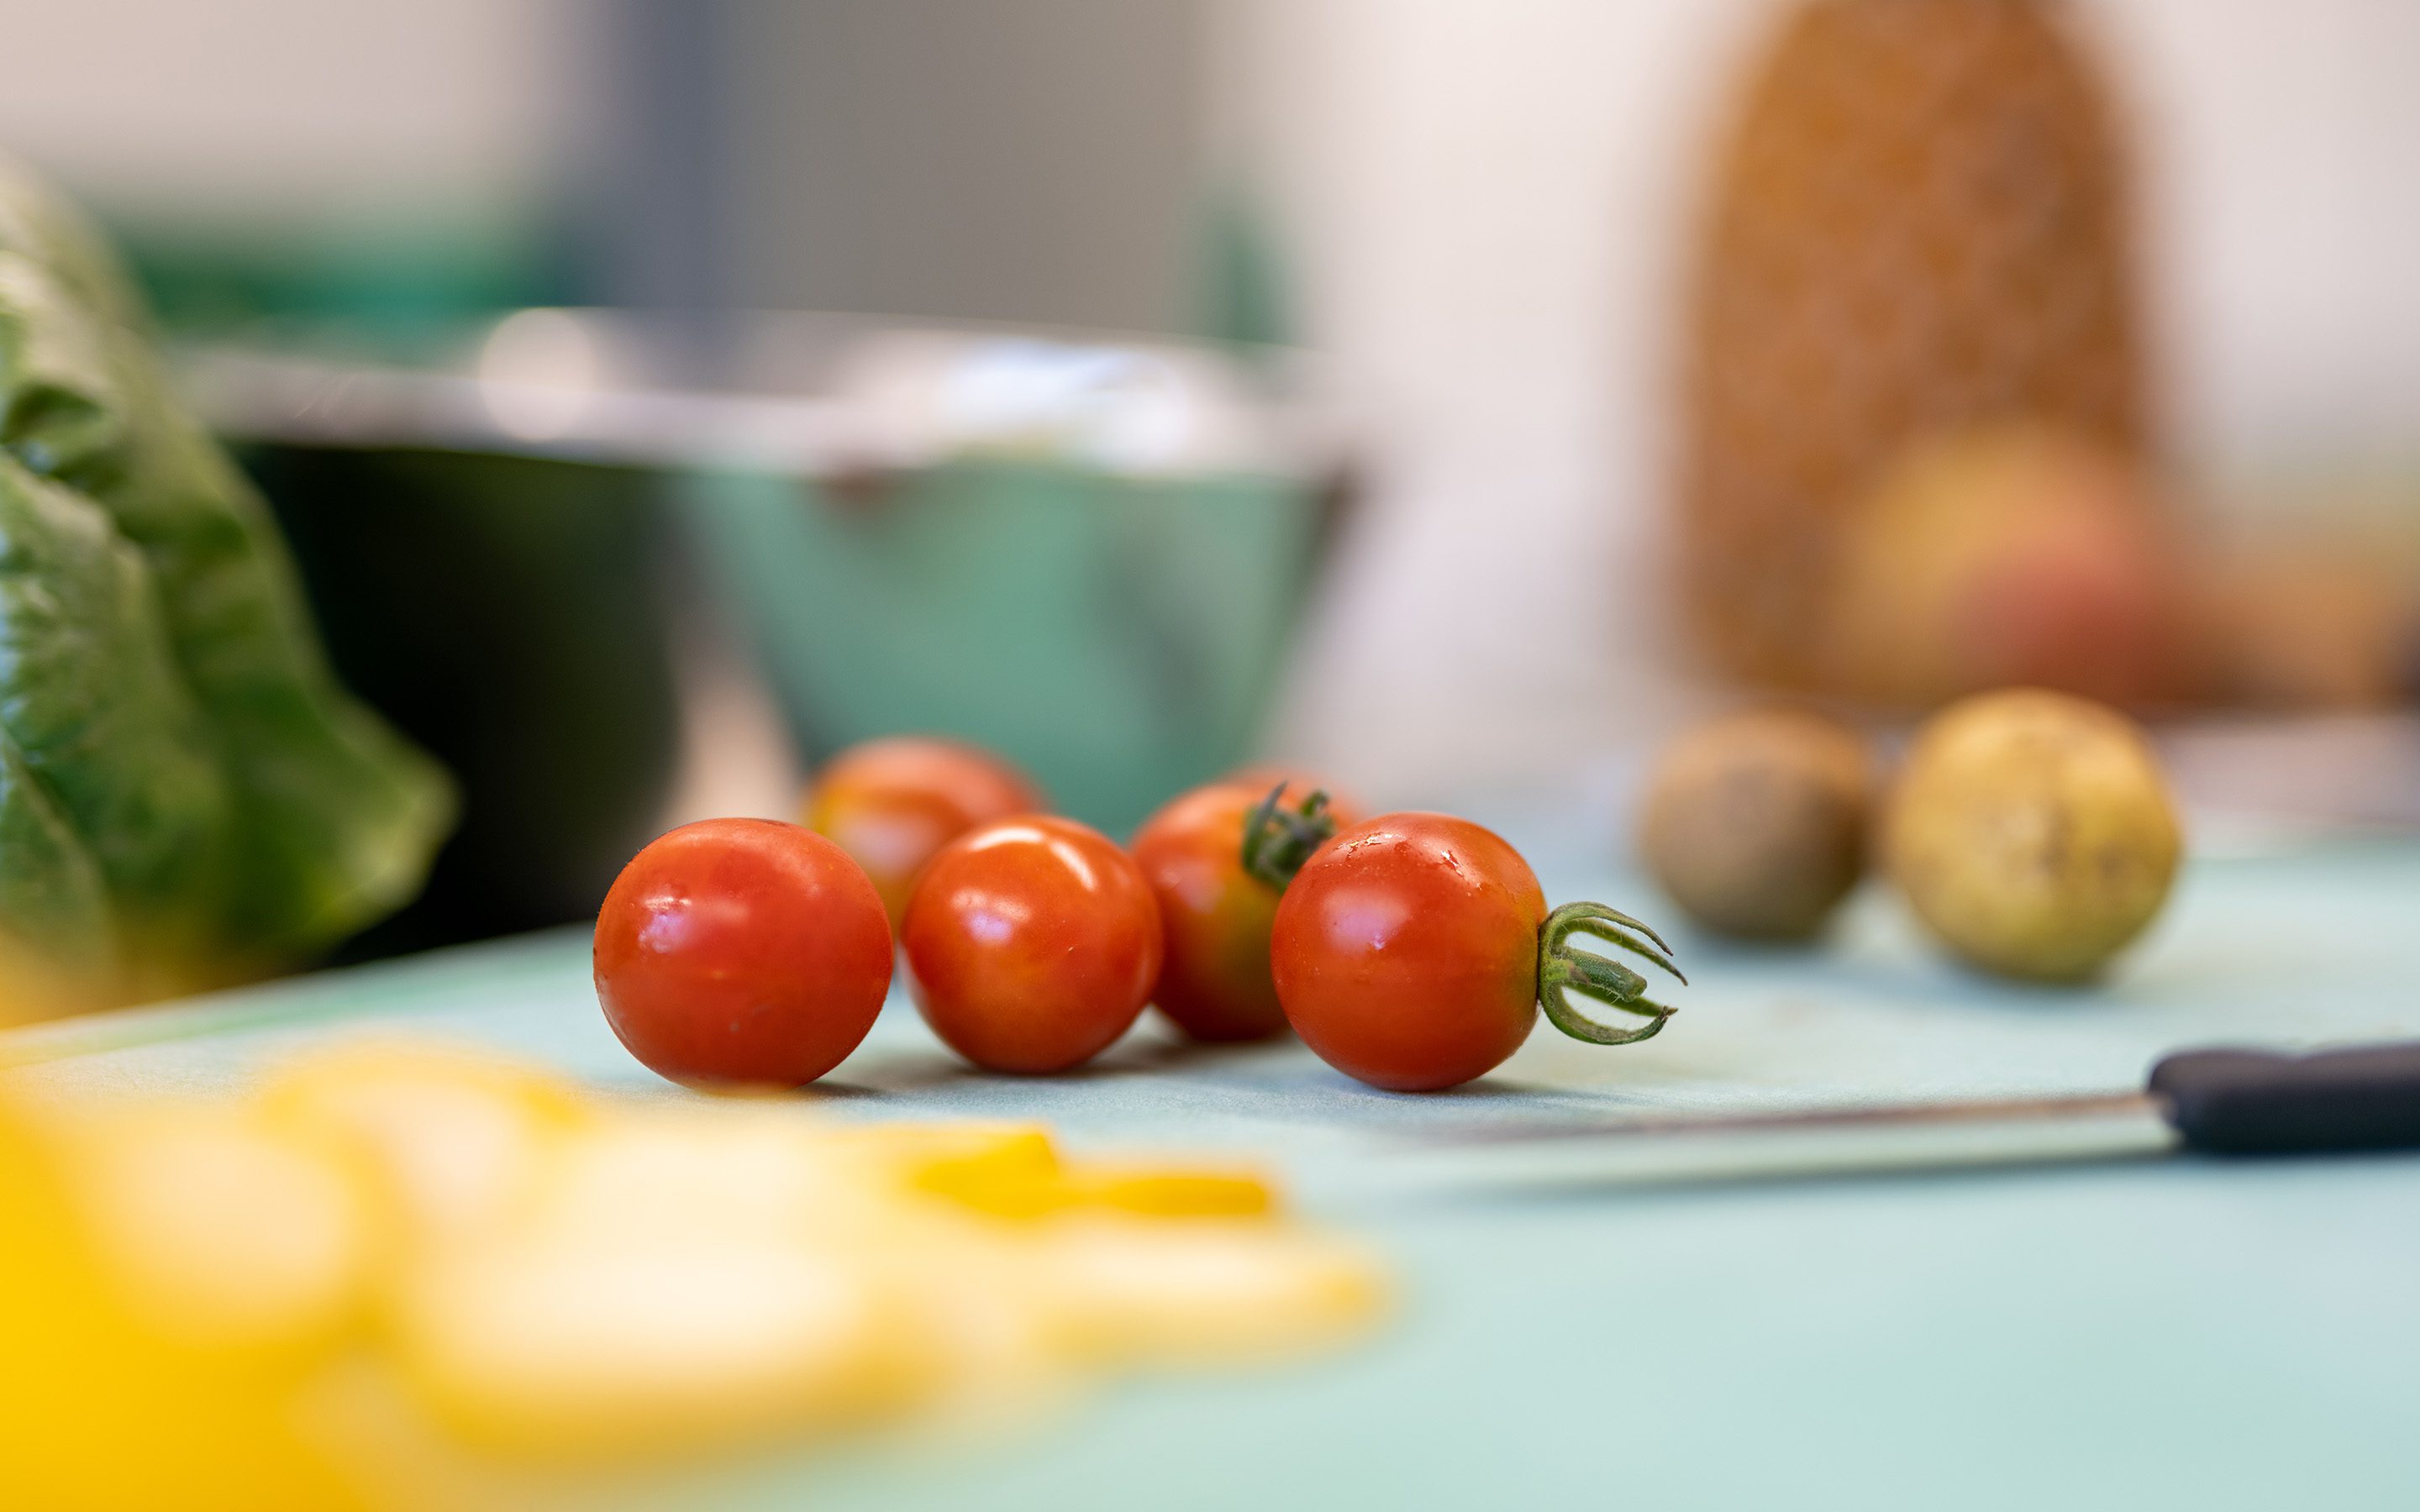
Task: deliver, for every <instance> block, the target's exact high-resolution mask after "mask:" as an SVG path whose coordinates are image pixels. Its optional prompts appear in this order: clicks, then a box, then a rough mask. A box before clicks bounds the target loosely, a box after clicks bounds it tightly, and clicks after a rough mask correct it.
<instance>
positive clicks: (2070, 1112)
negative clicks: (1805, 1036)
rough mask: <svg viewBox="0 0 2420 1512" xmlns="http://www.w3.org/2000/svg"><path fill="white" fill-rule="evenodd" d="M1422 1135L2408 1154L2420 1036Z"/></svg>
mask: <svg viewBox="0 0 2420 1512" xmlns="http://www.w3.org/2000/svg"><path fill="white" fill-rule="evenodd" d="M1419 1143H1420V1144H1422V1145H1423V1146H1428V1147H1435V1148H1443V1149H1456V1150H1463V1151H1469V1152H1476V1153H1482V1154H1483V1152H1484V1151H1486V1150H1488V1149H1498V1150H1507V1151H1509V1150H1513V1149H1518V1150H1521V1151H1523V1152H1524V1154H1523V1157H1522V1165H1523V1174H1524V1175H1527V1176H1529V1177H1532V1178H1541V1179H1549V1180H1582V1179H1587V1178H1590V1177H1597V1178H1604V1179H1623V1178H1628V1179H1633V1180H1690V1179H1708V1178H1719V1177H1739V1176H1760V1177H1761V1176H1788V1175H1823V1174H1833V1173H1845V1172H1854V1171H1869V1170H1898V1169H1924V1168H1931V1167H1938V1166H1955V1165H1995V1164H2012V1163H2013V1164H2035V1163H2042V1162H2051V1161H2067V1160H2084V1159H2096V1158H2097V1159H2111V1158H2121V1157H2141V1156H2146V1155H2157V1154H2165V1153H2171V1152H2174V1151H2178V1150H2185V1151H2190V1152H2194V1153H2197V1154H2204V1155H2212V1156H2227V1157H2239V1156H2262V1155H2288V1154H2322V1153H2337V1152H2352V1151H2359V1150H2382V1149H2420V1041H2397V1042H2392V1043H2385V1044H2368V1045H2355V1046H2347V1047H2342V1048H2335V1049H2328V1050H2320V1051H2316V1052H2310V1053H2304V1054H2292V1053H2286V1052H2280V1051H2274V1050H2257V1049H2238V1048H2226V1047H2220V1048H2211V1049H2199V1050H2189V1051H2180V1052H2179V1053H2177V1054H2174V1055H2170V1056H2167V1057H2163V1058H2162V1059H2161V1060H2160V1061H2158V1062H2157V1063H2156V1064H2155V1065H2154V1066H2153V1067H2152V1068H2151V1071H2150V1073H2149V1075H2148V1076H2147V1077H2146V1078H2145V1081H2144V1085H2143V1086H2142V1088H2139V1089H2134V1090H2112V1091H2105V1092H2087V1093H2080V1094H2073V1095H2063V1096H2054V1097H2032V1098H2009V1099H1974V1100H1965V1101H1958V1102H1934V1103H1886V1104H1882V1105H1878V1106H1877V1105H1859V1106H1854V1107H1835V1108H1812V1109H1797V1110H1791V1111H1787V1112H1776V1113H1741V1114H1719V1115H1710V1116H1703V1117H1700V1116H1692V1115H1671V1116H1661V1117H1648V1118H1637V1117H1634V1118H1615V1119H1586V1120H1580V1121H1566V1122H1559V1123H1538V1124H1519V1125H1512V1126H1506V1125H1492V1126H1489V1127H1486V1128H1480V1129H1461V1130H1445V1131H1436V1130H1432V1131H1427V1132H1425V1133H1424V1134H1422V1135H1420V1136H1419ZM1557 1152H1560V1154H1559V1158H1558V1155H1557ZM1542 1153H1544V1154H1545V1155H1546V1156H1547V1157H1548V1158H1545V1159H1543V1160H1542V1159H1541V1158H1539V1157H1540V1155H1541V1154H1542ZM1483 1166H1484V1162H1483V1161H1482V1162H1481V1168H1483ZM1474 1174H1476V1172H1474Z"/></svg>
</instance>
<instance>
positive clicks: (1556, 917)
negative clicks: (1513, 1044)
mask: <svg viewBox="0 0 2420 1512" xmlns="http://www.w3.org/2000/svg"><path fill="white" fill-rule="evenodd" d="M1575 934H1590V935H1594V936H1595V937H1596V938H1598V939H1601V940H1604V941H1606V943H1607V944H1610V945H1616V946H1620V947H1621V949H1625V950H1628V951H1629V952H1630V953H1631V954H1633V955H1636V956H1639V957H1641V958H1643V959H1645V960H1647V961H1649V962H1651V963H1652V964H1655V965H1656V966H1658V967H1660V968H1662V969H1663V970H1665V971H1668V972H1670V973H1671V974H1672V976H1673V977H1674V979H1675V980H1679V981H1680V982H1681V983H1682V984H1683V986H1685V985H1687V984H1688V980H1689V979H1688V978H1686V977H1683V976H1682V975H1681V968H1680V967H1679V966H1676V965H1674V964H1672V948H1671V947H1670V946H1668V945H1666V944H1665V943H1664V937H1663V936H1662V935H1660V934H1658V933H1655V932H1654V931H1653V930H1652V929H1650V928H1648V927H1647V926H1646V925H1645V924H1642V923H1640V922H1639V921H1638V920H1637V919H1635V918H1631V917H1630V916H1629V915H1628V914H1624V913H1619V912H1617V911H1615V910H1614V909H1611V908H1607V907H1606V905H1605V904H1603V903H1565V904H1563V905H1562V906H1561V907H1560V908H1558V909H1556V910H1555V911H1554V912H1553V913H1551V914H1548V915H1547V916H1546V921H1545V922H1544V924H1541V925H1539V926H1538V1001H1539V1004H1540V1005H1541V1006H1542V1007H1544V1009H1545V1011H1546V1019H1547V1022H1549V1023H1551V1024H1553V1025H1554V1026H1555V1027H1557V1028H1559V1029H1560V1030H1562V1031H1563V1032H1564V1033H1565V1034H1568V1035H1570V1036H1571V1037H1572V1038H1573V1039H1575V1040H1585V1041H1588V1042H1589V1043H1590V1044H1629V1043H1631V1042H1632V1041H1637V1040H1646V1039H1651V1038H1652V1037H1653V1036H1654V1034H1655V1032H1656V1031H1657V1030H1659V1029H1661V1028H1663V1027H1664V1021H1665V1020H1666V1019H1668V1018H1670V1017H1671V1016H1672V1010H1671V1009H1670V1008H1668V1007H1667V1006H1665V1005H1664V1004H1662V1003H1659V1002H1656V1001H1654V1000H1653V999H1652V998H1651V997H1649V996H1648V995H1647V979H1646V978H1644V977H1642V976H1640V975H1639V974H1638V973H1637V972H1636V971H1633V970H1631V969H1630V968H1629V967H1628V966H1625V965H1623V964H1621V962H1619V961H1614V960H1611V959H1609V958H1607V957H1606V956H1602V955H1599V954H1597V953H1596V952H1595V951H1593V950H1582V949H1575V948H1574V947H1573V945H1572V944H1571V937H1572V936H1573V935H1575ZM1573 993H1578V994H1580V995H1583V996H1588V997H1593V998H1595V999H1596V1000H1597V1001H1598V1002H1601V1003H1605V1004H1608V1005H1610V1006H1611V1007H1614V1008H1618V1009H1620V1010H1621V1011H1623V1012H1625V1013H1633V1014H1637V1016H1638V1017H1640V1018H1643V1019H1645V1020H1646V1021H1647V1022H1646V1023H1644V1024H1641V1025H1638V1026H1636V1027H1633V1028H1620V1027H1616V1026H1613V1025H1610V1024H1604V1023H1600V1022H1598V1021H1597V1020H1595V1019H1593V1018H1590V1016H1589V1015H1587V1014H1586V1013H1583V1012H1581V1011H1579V1010H1578V1009H1576V1008H1575V1007H1573V1006H1572V1002H1571V997H1570V995H1571V994H1573Z"/></svg>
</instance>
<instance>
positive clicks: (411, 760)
mask: <svg viewBox="0 0 2420 1512" xmlns="http://www.w3.org/2000/svg"><path fill="white" fill-rule="evenodd" d="M453 814H454V799H453V793H452V788H451V786H450V784H449V783H448V781H447V780H446V779H445V777H444V776H443V774H442V772H441V771H440V770H439V769H438V768H437V767H436V766H435V764H433V763H431V762H430V761H429V760H428V759H427V757H426V756H425V755H423V754H422V753H420V752H419V751H418V750H417V749H415V748H412V747H411V746H410V745H408V744H407V743H405V742H404V741H403V740H402V739H401V738H400V737H398V736H397V735H396V733H394V732H393V731H392V730H390V729H389V728H388V727H387V726H386V725H384V724H383V723H382V722H380V720H379V719H378V718H377V717H375V716H374V715H372V714H371V713H370V712H369V711H368V710H366V709H365V708H364V707H362V706H361V705H360V704H358V703H357V702H354V701H353V700H352V699H351V698H350V697H349V696H348V695H347V694H346V693H345V692H344V690H343V689H342V688H340V687H338V686H337V685H336V683H335V681H334V677H333V676H332V675H331V674H330V672H329V671H328V668H327V666H326V663H325V661H324V659H323V658H322V656H321V655H320V652H319V649H318V640H317V635H316V632H315V631H314V629H313V627H312V625H311V623H310V620H309V617H308V614H307V612H306V611H305V609H304V607H303V604H302V596H301V592H300V588H299V585H298V584H297V583H296V581H295V578H294V571H293V568H292V565H291V564H290V563H289V562H288V561H287V556H286V551H285V547H284V544H283V543H282V542H281V541H280V540H279V539H278V536H277V533H276V529H275V527H274V525H273V524H271V520H270V517H269V515H268V511H267V509H266V506H265V505H264V504H263V503H262V501H261V500H260V499H259V498H258V496H257V495H256V494H255V493H254V492H253V490H252V488H251V486H249V485H248V484H247V483H246V482H245V481H244V479H243V477H242V476H241V474H240V473H239V472H238V471H236V469H235V467H234V466H233V465H232V464H231V463H230V462H229V461H228V460H227V458H226V456H225V454H224V453H222V452H221V451H220V450H219V448H218V447H217V445H216V444H215V443H214V442H212V441H211V440H210V439H209V436H208V435H206V434H205V433H204V432H203V431H202V430H201V428H200V427H199V426H198V425H197V424H195V423H194V420H193V419H192V417H191V416H189V415H188V414H187V413H186V412H185V411H184V410H183V409H181V408H180V407H179V405H178V403H177V401H176V399H175V397H174V396H173V394H172V393H170V392H169V389H168V386H167V383H166V380H165V378H164V376H163V372H162V369H161V366H160V363H159V362H158V360H157V358H156V357H155V356H154V354H153V350H152V344H151V340H150V334H149V332H148V331H147V329H146V327H145V324H144V316H143V314H142V311H141V307H140V303H139V301H137V299H136V298H135V296H134V294H133V292H132V288H131V286H130V285H129V284H128V283H127V281H126V279H125V278H124V277H123V275H122V274H121V273H120V272H119V271H118V270H117V269H116V266H115V265H114V263H113V262H112V261H111V259H110V257H109V255H108V253H107V251H106V249H105V248H104V247H103V246H102V244H101V241H100V239H98V238H97V237H95V236H94V235H93V234H92V233H91V232H90V231H89V230H87V229H86V228H85V226H84V225H83V224H81V223H80V222H79V221H77V220H76V219H75V217H74V216H73V215H72V213H71V212H70V211H69V210H68V209H67V208H65V207H64V206H63V205H61V204H60V203H59V202H57V201H56V200H55V199H54V197H52V196H51V195H49V194H48V193H45V192H44V191H43V190H42V189H41V188H40V187H39V185H38V184H36V183H35V182H34V181H33V180H32V179H31V178H30V177H28V176H26V175H25V174H24V173H23V172H22V171H21V170H16V169H13V168H11V167H10V165H8V163H7V162H0V971H5V970H7V969H8V963H10V962H14V961H23V960H25V959H28V958H30V959H32V960H34V961H36V962H38V963H40V964H43V965H44V966H45V967H46V968H49V969H52V970H55V971H57V972H62V973H68V974H70V975H71V976H72V977H73V978H74V979H75V980H81V981H84V982H85V983H87V984H88V986H87V987H86V989H85V996H87V997H95V998H103V999H117V1000H131V999H134V998H140V997H147V996H156V995H162V994H164V993H168V992H173V991H178V990H181V989H185V988H189V987H193V986H197V985H203V984H208V983H212V982H217V981H225V980H238V979H240V978H243V977H246V976H252V975H257V974H259V973H261V972H264V971H268V970H272V969H275V968H276V967H278V966H281V965H284V964H289V963H292V962H294V961H297V960H301V959H304V958H307V957H308V956H309V955H310V954H311V953H312V952H314V951H317V950H319V949H324V948H326V947H327V946H329V945H331V944H333V943H334V942H335V941H336V940H338V939H340V938H342V937H343V936H344V935H346V934H349V933H352V932H354V931H356V930H358V929H360V928H362V927H363V926H365V925H366V924H368V923H370V922H372V921H374V920H376V919H377V918H380V917H382V916H383V915H385V914H386V913H388V912H390V911H392V910H393V909H395V908H396V907H398V906H400V905H401V904H402V903H406V902H408V901H410V899H411V896H412V895H413V894H414V893H415V892H417V891H418V889H419V887H421V885H422V883H423V881H424V880H425V879H426V877H427V869H428V864H429V861H430V858H431V856H433V854H434V852H435V849H436V847H437V845H438V843H439V842H440V841H442V839H443V838H444V835H445V832H446V830H447V829H448V828H449V827H450V825H451V824H452V821H453ZM5 990H6V989H5V987H0V991H5ZM5 1007H6V1005H5V1004H0V1009H5Z"/></svg>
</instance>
